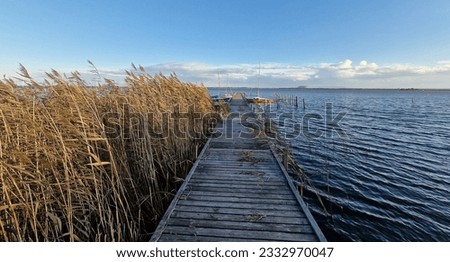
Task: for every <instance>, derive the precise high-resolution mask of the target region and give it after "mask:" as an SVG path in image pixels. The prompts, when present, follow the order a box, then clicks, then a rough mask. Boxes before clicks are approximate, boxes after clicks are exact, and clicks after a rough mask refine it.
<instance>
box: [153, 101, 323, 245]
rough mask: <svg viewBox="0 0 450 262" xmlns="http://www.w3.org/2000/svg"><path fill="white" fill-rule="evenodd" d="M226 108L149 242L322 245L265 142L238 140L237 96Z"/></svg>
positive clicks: (242, 105)
mask: <svg viewBox="0 0 450 262" xmlns="http://www.w3.org/2000/svg"><path fill="white" fill-rule="evenodd" d="M230 108H231V111H232V112H233V114H232V115H234V116H233V117H232V119H227V120H225V121H224V126H223V127H222V128H221V129H222V130H226V131H227V132H223V133H224V134H223V135H222V136H220V137H217V138H211V139H209V140H208V142H207V144H206V145H205V146H204V148H203V150H202V152H201V153H200V155H199V157H198V159H197V161H196V162H195V163H194V165H193V167H192V169H191V171H190V172H189V174H188V176H187V177H186V179H185V181H184V183H183V185H182V186H181V187H180V189H179V191H178V193H177V195H176V196H175V198H174V200H173V201H172V203H171V205H170V206H169V208H168V210H167V212H166V213H165V215H164V216H163V218H162V220H161V222H160V224H159V226H158V227H157V229H156V231H155V232H154V234H153V236H152V238H151V240H150V241H326V239H325V237H324V236H323V234H322V232H321V230H320V228H319V227H318V226H317V223H316V222H315V220H314V218H313V217H312V215H311V214H310V212H309V211H308V209H307V207H306V205H305V203H304V202H303V200H302V198H301V197H300V195H299V193H298V191H297V189H296V188H295V186H294V185H293V183H292V182H291V180H290V178H289V176H288V174H287V173H286V170H285V169H284V167H283V166H282V164H281V161H280V159H279V158H277V156H276V155H275V154H274V151H273V149H271V146H270V143H269V141H268V140H267V139H264V138H240V137H239V135H240V134H242V132H246V133H249V129H248V128H246V127H244V126H243V125H242V124H241V120H240V118H239V117H237V116H236V115H238V113H245V112H248V111H250V108H249V107H248V105H247V103H246V101H245V100H244V98H243V96H242V94H236V95H235V96H234V97H233V99H232V100H231V103H230ZM227 128H228V129H227ZM231 128H232V130H231Z"/></svg>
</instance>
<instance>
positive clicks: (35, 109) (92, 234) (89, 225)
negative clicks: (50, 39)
mask: <svg viewBox="0 0 450 262" xmlns="http://www.w3.org/2000/svg"><path fill="white" fill-rule="evenodd" d="M136 71H137V73H133V72H127V77H126V83H127V86H126V87H124V88H122V87H118V86H117V85H116V84H115V83H114V82H112V81H108V80H106V81H105V84H102V85H99V86H96V87H89V86H87V85H86V84H85V83H84V82H83V80H82V79H81V77H80V74H79V73H77V72H75V73H73V74H72V75H71V76H70V77H66V76H63V75H60V74H59V73H58V72H56V71H52V72H51V73H48V74H47V76H48V79H49V80H48V81H46V82H45V83H44V84H38V83H36V82H34V81H33V79H32V78H31V77H30V76H29V75H28V73H27V71H26V70H25V68H23V67H22V68H21V78H22V79H23V80H24V81H25V82H26V83H27V86H26V87H19V86H18V85H17V84H16V83H15V82H14V81H12V80H9V79H5V80H2V81H0V241H143V240H148V239H149V238H150V235H151V233H152V231H153V230H154V228H155V226H156V224H157V223H158V221H159V219H160V217H161V216H162V214H163V213H164V211H165V208H166V207H167V205H168V203H169V202H170V200H171V198H172V196H173V194H174V192H175V190H176V187H177V186H179V184H180V182H181V181H182V180H183V178H184V175H185V174H186V172H187V170H188V169H189V167H190V165H191V164H192V161H193V160H194V159H195V153H194V152H196V150H197V148H198V147H199V146H200V144H201V142H202V141H201V140H203V139H204V134H206V132H207V131H208V124H207V123H206V122H205V121H191V120H187V119H185V118H183V117H182V116H186V114H184V115H183V114H182V113H183V112H188V109H189V107H191V106H195V112H198V113H200V114H201V115H202V116H205V115H208V114H210V113H211V112H212V111H213V110H214V108H213V105H212V103H211V100H210V98H209V94H208V91H207V90H206V88H205V87H203V86H197V85H193V84H190V83H183V82H181V81H180V80H178V79H177V77H176V76H175V75H171V76H170V77H165V76H163V75H161V74H158V75H155V76H150V75H148V74H146V73H145V72H144V70H143V69H142V68H140V69H138V70H136ZM174 105H178V108H179V109H180V110H179V112H178V111H177V112H176V113H174V114H171V118H170V121H169V122H168V123H166V122H165V121H164V119H165V118H164V114H165V113H166V112H172V109H173V106H174ZM149 113H151V114H150V115H151V116H153V119H154V120H155V121H153V122H152V123H151V125H152V126H151V127H152V130H166V134H167V135H166V136H164V137H161V138H158V137H155V136H152V133H151V132H149V128H150V127H149V125H148V124H149V123H148V122H149V119H148V116H149ZM187 115H188V117H191V114H187ZM105 116H107V117H105ZM174 119H175V120H179V121H178V122H177V126H174V125H175V124H174V122H175V120H174ZM193 123H195V124H193ZM175 127H176V128H178V130H181V131H183V132H186V133H189V134H191V135H189V136H185V137H180V136H175V135H174V132H173V129H174V128H175ZM202 134H203V136H202Z"/></svg>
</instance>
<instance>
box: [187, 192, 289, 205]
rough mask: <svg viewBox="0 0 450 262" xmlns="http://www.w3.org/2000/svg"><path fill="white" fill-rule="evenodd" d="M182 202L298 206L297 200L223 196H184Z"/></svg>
mask: <svg viewBox="0 0 450 262" xmlns="http://www.w3.org/2000/svg"><path fill="white" fill-rule="evenodd" d="M180 199H182V200H193V201H209V202H213V203H215V202H226V203H249V204H267V205H291V206H295V205H297V202H296V201H295V200H280V199H267V198H265V199H264V198H263V199H260V198H250V197H247V198H243V197H223V196H205V195H192V194H184V195H182V196H181V198H180Z"/></svg>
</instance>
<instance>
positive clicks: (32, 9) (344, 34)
mask: <svg viewBox="0 0 450 262" xmlns="http://www.w3.org/2000/svg"><path fill="white" fill-rule="evenodd" d="M0 6H1V7H0V73H1V74H2V75H4V74H6V75H8V76H14V75H15V72H16V71H17V68H18V66H19V63H22V64H23V65H25V66H26V67H27V68H28V69H29V70H30V71H31V72H32V74H34V75H36V76H37V77H39V74H42V72H43V71H48V70H49V69H50V68H55V69H58V70H61V71H64V72H69V71H73V70H79V71H81V72H84V73H85V75H86V77H87V78H88V77H89V73H88V72H89V68H88V66H89V65H88V63H87V62H86V61H87V60H91V61H92V62H94V63H95V65H96V66H97V67H98V68H99V69H100V71H101V72H102V74H103V75H104V76H105V77H108V78H113V79H115V80H117V81H119V82H120V81H121V80H120V78H121V77H122V78H123V71H124V70H125V69H128V68H130V64H131V63H135V64H140V65H143V66H144V67H146V68H147V69H148V70H149V72H150V73H154V72H159V71H162V72H171V71H175V72H176V73H177V74H178V75H179V76H180V78H182V79H183V80H186V81H194V82H202V83H204V84H205V85H217V82H218V80H217V72H220V74H221V75H222V78H226V79H227V80H228V82H230V85H248V86H252V85H254V84H255V77H257V76H256V75H255V74H257V71H258V68H259V64H261V80H262V81H261V85H263V86H296V85H308V86H311V87H316V86H317V87H323V86H347V87H409V86H411V87H424V88H425V87H434V88H445V87H447V88H450V86H449V84H448V83H449V76H448V75H450V2H449V1H447V0H435V1H423V0H422V1H417V0H408V1H401V0H390V1H385V0H378V1H362V0H360V1H347V0H340V1H333V0H332V1H320V0H292V1H288V0H285V1H275V0H274V1H267V0H259V1H245V0H241V1H235V0H227V1H213V0H197V1H194V0H192V1H190V0H184V1H182V0H166V1H113V0H109V1H102V0H97V1H92V0H91V1H86V0H77V1H56V0H54V1H49V0H39V1H38V0H28V1H15V0H0ZM387 80H388V81H387Z"/></svg>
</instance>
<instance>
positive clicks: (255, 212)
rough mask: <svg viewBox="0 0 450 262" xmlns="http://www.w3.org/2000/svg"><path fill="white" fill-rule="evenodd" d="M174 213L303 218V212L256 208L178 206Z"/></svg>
mask: <svg viewBox="0 0 450 262" xmlns="http://www.w3.org/2000/svg"><path fill="white" fill-rule="evenodd" d="M175 211H184V212H193V213H217V214H230V215H244V216H247V215H248V216H277V217H294V218H302V217H305V214H304V213H303V212H298V211H282V212H281V211H277V210H267V209H258V208H247V209H245V208H231V207H204V206H182V205H178V206H177V207H176V208H175Z"/></svg>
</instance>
